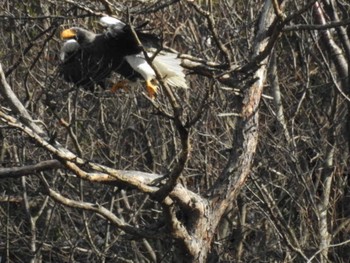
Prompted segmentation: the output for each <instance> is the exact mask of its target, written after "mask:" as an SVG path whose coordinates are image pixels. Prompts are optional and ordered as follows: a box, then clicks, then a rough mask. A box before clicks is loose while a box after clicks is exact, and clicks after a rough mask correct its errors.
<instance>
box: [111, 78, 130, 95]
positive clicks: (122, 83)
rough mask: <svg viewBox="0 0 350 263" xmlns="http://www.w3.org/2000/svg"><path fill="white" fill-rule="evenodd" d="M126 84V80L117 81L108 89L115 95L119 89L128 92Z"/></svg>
mask: <svg viewBox="0 0 350 263" xmlns="http://www.w3.org/2000/svg"><path fill="white" fill-rule="evenodd" d="M127 84H128V81H127V80H121V81H118V82H117V83H115V84H113V86H112V88H111V89H110V91H111V92H112V93H116V92H117V90H119V89H123V90H128V85H127Z"/></svg>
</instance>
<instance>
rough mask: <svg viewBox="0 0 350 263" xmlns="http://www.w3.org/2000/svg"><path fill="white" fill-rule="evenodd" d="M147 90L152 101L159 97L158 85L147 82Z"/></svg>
mask: <svg viewBox="0 0 350 263" xmlns="http://www.w3.org/2000/svg"><path fill="white" fill-rule="evenodd" d="M146 89H147V92H148V96H149V97H150V98H151V99H154V98H155V97H156V95H157V90H158V87H157V85H154V84H152V82H151V81H150V80H146Z"/></svg>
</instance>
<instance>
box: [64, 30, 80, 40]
mask: <svg viewBox="0 0 350 263" xmlns="http://www.w3.org/2000/svg"><path fill="white" fill-rule="evenodd" d="M76 35H77V33H76V32H75V30H73V29H66V30H63V31H62V32H61V39H71V38H74V37H75V36H76Z"/></svg>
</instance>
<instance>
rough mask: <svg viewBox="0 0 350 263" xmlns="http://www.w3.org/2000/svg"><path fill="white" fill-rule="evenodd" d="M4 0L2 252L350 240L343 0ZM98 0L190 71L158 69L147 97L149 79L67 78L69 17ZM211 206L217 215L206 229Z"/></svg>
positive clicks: (316, 258) (217, 249) (233, 247)
mask: <svg viewBox="0 0 350 263" xmlns="http://www.w3.org/2000/svg"><path fill="white" fill-rule="evenodd" d="M0 3H1V4H0V36H1V38H0V63H1V65H2V69H3V71H4V75H5V76H6V80H5V78H2V84H1V89H2V92H1V97H0V105H1V116H0V118H1V122H0V125H1V130H0V149H1V150H0V165H1V167H2V168H0V182H1V183H0V261H1V262H176V261H177V262H185V261H189V262H190V261H191V262H201V261H202V260H206V261H208V262H307V261H308V262H347V260H348V259H349V258H350V192H349V149H350V127H349V120H350V116H349V105H350V104H349V101H350V99H349V97H350V88H349V87H350V82H349V78H348V75H349V69H350V67H349V61H350V42H349V34H350V27H349V24H350V22H349V19H350V17H349V14H350V4H349V3H348V2H347V1H333V0H323V1H303V0H295V1H291V0H288V1H271V2H270V1H268V0H267V1H230V0H221V1H176V0H175V1H174V0H173V1H170V0H163V1H141V0H140V1H136V0H135V1H105V0H100V1H71V0H49V1H30V0H28V1H27V0H23V1H10V0H0ZM266 10H268V11H266ZM102 14H109V15H113V16H116V17H118V18H119V19H122V20H123V21H130V22H131V23H132V24H133V25H134V26H137V25H140V24H142V23H143V22H144V21H148V25H147V27H146V28H147V29H148V30H150V31H151V32H153V33H156V34H158V35H159V36H161V37H162V39H163V42H164V43H163V44H164V45H166V46H168V47H171V48H173V49H175V50H177V51H179V52H180V53H181V54H183V55H182V57H183V58H184V61H183V63H184V66H185V67H186V68H187V69H188V71H187V73H188V76H187V79H188V82H189V85H190V89H189V90H181V89H177V90H174V91H173V93H172V92H171V93H170V94H169V92H168V89H167V88H166V87H165V88H164V87H163V88H162V89H161V93H160V94H159V96H158V98H157V99H156V100H155V101H153V102H152V101H150V100H149V99H147V97H146V96H145V95H144V94H143V92H144V85H143V84H140V85H138V86H137V87H130V89H128V90H126V91H118V92H117V93H111V92H109V91H108V90H102V89H99V88H98V89H96V91H95V92H91V91H85V90H82V89H78V88H76V87H73V86H71V85H70V84H68V83H65V82H64V81H63V79H62V78H61V77H60V76H59V75H58V67H59V63H60V62H59V52H60V46H61V44H62V42H61V40H60V39H59V32H60V31H61V30H62V28H68V27H71V26H81V27H84V28H87V29H90V30H93V31H95V32H102V29H101V28H100V27H99V26H98V24H97V23H96V21H98V18H99V16H100V15H102ZM262 23H265V25H262ZM262 30H265V31H264V34H261V32H262ZM265 40H266V41H267V42H268V43H267V44H266V45H264V46H262V47H261V48H259V45H260V44H261V43H262V42H263V41H265ZM259 43H260V44H259ZM259 56H260V57H259ZM261 70H264V71H263V72H262V73H261V74H260V73H259V74H260V75H256V74H257V73H258V72H260V71H261ZM117 79H118V76H114V77H113V78H112V79H111V83H112V82H113V81H116V80H117ZM6 82H7V83H8V84H9V86H10V88H11V89H12V91H13V92H14V94H15V95H16V96H17V97H18V99H19V101H20V102H21V103H22V104H23V105H24V107H25V110H26V111H27V112H28V113H29V115H30V116H31V118H32V120H30V121H29V122H28V119H26V118H25V117H23V115H21V114H20V113H19V112H17V111H16V110H15V109H16V107H14V106H13V103H12V102H11V101H12V100H11V99H9V97H7V95H6V94H5V92H4V90H5V89H4V87H5V83H6ZM260 88H261V90H262V93H259V90H260ZM171 98H174V99H175V101H176V103H175V104H174V103H173V102H172V100H171ZM255 100H256V101H257V104H256V108H254V107H255V106H254V105H255V104H254V103H253V102H254V101H255ZM17 105H18V104H17ZM250 106H252V108H250ZM258 117H259V118H258ZM10 118H14V120H12V121H11V119H10ZM247 120H248V121H247ZM251 120H252V121H253V122H252V123H250V121H251ZM35 127H36V128H37V130H36V128H35ZM25 128H28V130H25ZM40 130H41V131H40ZM31 132H33V134H34V135H35V134H36V135H38V136H39V137H40V138H41V139H40V138H37V137H35V136H34V135H32V136H31V135H30V134H31ZM42 132H43V133H44V134H45V135H43V133H42ZM254 140H256V142H257V145H256V147H255V145H254V143H253V142H254ZM45 143H46V144H45ZM56 143H59V145H60V147H62V148H66V149H68V150H69V151H71V152H73V153H75V154H76V157H77V158H81V160H84V161H79V160H80V159H79V160H78V159H77V158H75V159H73V158H71V159H69V158H68V157H66V156H63V155H62V154H63V153H64V152H59V151H61V150H57V151H56V152H55V151H54V150H50V149H49V148H48V147H49V146H47V145H52V146H53V147H56V148H55V149H60V148H59V147H58V146H57V145H56ZM61 153H62V154H61ZM60 154H61V155H60ZM91 163H96V164H99V165H104V166H105V167H109V168H113V169H117V170H118V171H120V172H121V173H122V175H128V173H130V174H132V175H133V176H135V178H136V179H135V180H136V181H137V182H139V181H138V180H140V181H141V182H142V183H140V184H137V183H135V182H134V181H133V182H130V181H128V180H127V179H125V180H124V179H123V180H124V181H123V180H122V179H120V178H121V177H118V176H119V175H115V177H113V176H112V177H113V178H114V179H111V177H108V178H109V179H106V178H105V177H101V179H99V178H98V176H95V177H93V173H94V172H96V171H99V172H101V173H102V172H103V173H107V174H109V175H111V174H113V172H109V171H107V170H103V169H102V168H101V167H99V169H100V170H98V169H97V168H92V166H91ZM34 165H39V166H38V167H36V166H34ZM45 165H46V166H45ZM74 165H76V166H78V167H79V169H78V168H77V169H76V170H74V169H75V168H74ZM18 167H22V168H24V169H23V170H18ZM101 169H102V170H101ZM84 171H85V172H86V173H87V174H88V175H89V176H90V177H89V176H88V175H86V176H85V177H84V175H85V174H84V173H83V172H84ZM138 172H142V173H139V174H138ZM160 175H162V176H163V175H164V176H165V177H164V178H165V179H164V180H163V181H162V180H160ZM96 178H97V179H96ZM132 178H134V177H132ZM145 178H146V179H147V178H151V179H149V181H147V182H146V183H145V184H143V182H144V181H142V180H144V179H145ZM155 178H156V179H157V180H156V181H155ZM237 178H238V179H237ZM236 179H237V180H236ZM147 180H148V179H147ZM164 181H165V182H164ZM162 185H165V186H169V187H170V188H166V187H164V188H162ZM180 187H181V188H180ZM225 187H227V188H225ZM157 189H163V190H164V192H156V194H154V192H155V191H156V190H157ZM174 189H175V190H174ZM182 189H184V190H182ZM225 189H226V190H225ZM180 191H183V192H181V193H183V195H184V196H186V197H188V202H187V203H186V202H185V201H183V200H182V199H181V198H180V197H179V196H181V194H179V192H180ZM217 193H219V194H217ZM231 193H232V194H231ZM55 194H57V196H55ZM172 195H173V196H172ZM213 196H214V198H213ZM171 198H172V200H173V202H170V201H169V200H170V199H171ZM196 200H197V201H196ZM208 200H209V201H208ZM223 200H225V202H223ZM74 202H75V203H74ZM169 202H170V203H169ZM201 202H203V203H202V204H203V207H205V208H204V209H203V210H201V209H200V208H198V207H196V206H197V205H198V204H199V203H201ZM219 202H221V203H219ZM102 208H105V210H106V211H105V212H101V211H102V210H101V209H102ZM192 208H193V209H192ZM216 208H218V209H216ZM103 211H104V210H103ZM203 211H205V212H203ZM202 212H203V214H201V213H202ZM213 214H215V215H216V216H213ZM113 216H114V217H113ZM198 218H199V219H200V220H204V219H205V218H212V219H213V220H212V221H210V220H209V219H208V222H209V223H208V227H207V228H204V229H206V230H207V231H206V230H203V229H202V230H200V229H201V226H202V225H203V224H205V223H203V222H205V221H200V220H199V219H198ZM195 219H196V220H195ZM197 219H198V221H197ZM198 222H202V223H198ZM210 222H211V223H210ZM176 223H178V224H176ZM183 226H185V228H186V229H183ZM209 229H210V230H209ZM186 230H187V231H186ZM188 240H192V241H193V240H200V242H199V241H198V242H197V241H196V242H197V243H196V242H195V241H193V243H196V246H197V250H196V246H195V245H194V244H190V243H191V242H188ZM201 242H202V243H201ZM206 243H208V244H206ZM201 244H202V245H201ZM203 244H206V245H203ZM204 247H205V248H206V249H204ZM198 248H199V250H202V248H203V251H204V250H205V251H206V252H205V253H204V252H203V253H202V252H200V251H198ZM201 253H202V254H208V255H204V256H203V255H201Z"/></svg>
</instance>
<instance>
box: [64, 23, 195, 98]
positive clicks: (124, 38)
mask: <svg viewBox="0 0 350 263" xmlns="http://www.w3.org/2000/svg"><path fill="white" fill-rule="evenodd" d="M100 23H101V25H102V26H104V27H105V28H106V32H104V33H102V34H95V33H93V32H91V31H88V30H86V29H83V28H79V27H72V28H69V29H66V30H63V31H62V32H61V38H62V39H64V40H67V41H66V42H64V44H63V46H62V49H61V60H62V63H61V68H60V71H61V75H62V76H63V78H64V79H65V80H66V81H68V82H73V83H74V84H76V85H78V86H82V87H83V88H85V89H91V90H93V88H94V86H95V84H97V85H100V86H101V87H103V88H105V86H106V83H105V81H106V79H107V78H108V77H109V76H110V75H111V73H112V72H116V73H118V74H120V75H122V76H123V77H124V78H126V79H128V80H131V81H135V80H136V79H140V78H143V79H144V80H145V81H146V88H147V91H148V94H149V96H150V97H151V98H153V97H154V96H155V95H156V93H157V86H156V85H154V84H153V83H152V81H154V80H155V79H156V74H155V72H154V70H153V68H152V67H151V66H150V65H149V64H148V63H147V61H146V59H145V57H144V53H143V51H142V47H141V46H139V45H138V43H137V41H136V39H135V37H134V35H133V34H132V31H131V28H130V26H128V25H126V24H125V23H123V22H121V21H120V20H118V19H115V18H112V17H102V18H101V19H100ZM136 33H137V36H138V38H139V39H140V41H141V43H142V45H143V47H144V48H145V50H146V51H147V54H148V55H149V57H152V56H153V54H154V52H156V50H157V48H159V46H160V45H159V42H160V41H159V39H158V38H157V37H156V36H155V35H153V34H148V33H144V32H140V29H139V28H136ZM180 63H181V60H180V59H179V58H178V57H177V54H176V53H173V52H167V51H164V50H161V51H160V52H158V54H157V55H156V56H155V58H154V59H153V61H152V64H153V66H154V67H155V68H156V69H157V71H158V72H159V73H160V75H161V77H162V78H163V80H164V82H166V83H167V84H169V85H170V86H173V87H182V88H187V87H188V86H187V83H186V80H185V74H184V72H183V68H182V67H181V66H180Z"/></svg>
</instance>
